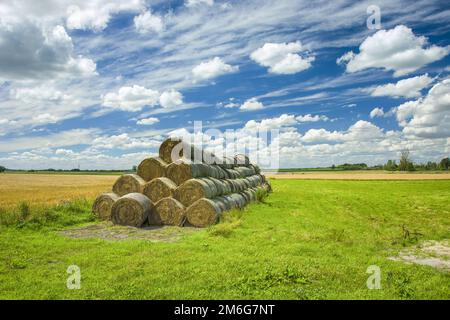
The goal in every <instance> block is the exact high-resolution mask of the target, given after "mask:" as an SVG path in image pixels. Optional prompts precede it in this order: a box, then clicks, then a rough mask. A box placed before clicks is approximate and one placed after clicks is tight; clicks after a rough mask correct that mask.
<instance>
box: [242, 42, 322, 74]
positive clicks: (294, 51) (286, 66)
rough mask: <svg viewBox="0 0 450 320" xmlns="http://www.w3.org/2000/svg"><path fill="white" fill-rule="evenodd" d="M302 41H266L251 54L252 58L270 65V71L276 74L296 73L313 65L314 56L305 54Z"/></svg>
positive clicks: (266, 65)
mask: <svg viewBox="0 0 450 320" xmlns="http://www.w3.org/2000/svg"><path fill="white" fill-rule="evenodd" d="M304 51H305V49H304V48H303V46H302V44H301V43H300V41H296V42H290V43H266V44H264V45H263V46H262V47H261V48H258V49H256V50H255V51H253V52H252V54H251V55H250V58H251V59H252V60H254V61H255V62H257V63H258V64H260V65H261V66H264V67H268V68H269V72H270V73H275V74H294V73H297V72H300V71H303V70H306V69H308V68H310V67H311V62H313V61H314V59H315V58H314V56H311V55H305V56H304V57H302V56H301V55H300V53H301V52H304Z"/></svg>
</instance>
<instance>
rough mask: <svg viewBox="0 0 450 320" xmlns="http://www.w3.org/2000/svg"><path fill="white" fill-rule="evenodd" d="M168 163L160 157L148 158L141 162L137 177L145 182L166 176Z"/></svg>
mask: <svg viewBox="0 0 450 320" xmlns="http://www.w3.org/2000/svg"><path fill="white" fill-rule="evenodd" d="M166 167H167V163H166V162H165V161H164V160H162V159H161V158H159V157H153V158H147V159H144V160H142V161H141V163H140V164H139V165H138V168H137V175H138V176H140V177H141V178H142V179H144V180H145V181H150V180H152V179H155V178H159V177H164V176H165V175H166Z"/></svg>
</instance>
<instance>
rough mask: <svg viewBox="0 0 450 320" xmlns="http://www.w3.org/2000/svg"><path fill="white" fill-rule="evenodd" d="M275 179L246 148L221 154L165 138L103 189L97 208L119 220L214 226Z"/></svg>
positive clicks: (97, 211)
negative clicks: (155, 153)
mask: <svg viewBox="0 0 450 320" xmlns="http://www.w3.org/2000/svg"><path fill="white" fill-rule="evenodd" d="M261 188H262V189H264V190H266V191H268V192H271V191H272V188H271V186H270V183H269V181H266V178H265V177H264V175H262V174H261V170H260V168H259V167H258V166H257V165H253V164H252V163H250V159H249V157H248V156H247V155H245V154H238V155H236V156H232V157H227V156H220V157H218V156H216V155H215V154H214V153H213V152H209V151H204V150H203V149H202V148H198V147H196V146H194V145H192V144H190V143H188V142H186V141H183V140H182V139H181V138H170V139H167V140H165V141H164V142H163V143H162V144H161V146H160V148H159V157H151V158H147V159H144V160H143V161H142V162H141V163H140V164H139V166H138V168H137V174H126V175H123V176H121V177H120V178H119V179H117V181H116V182H115V183H114V185H113V193H106V194H102V195H100V196H99V197H98V198H97V199H96V201H95V202H94V205H93V208H92V210H93V212H94V213H95V214H96V215H97V216H98V217H99V218H101V219H111V220H112V221H113V223H115V224H120V225H128V226H135V227H139V226H142V225H143V224H144V223H148V224H151V225H175V226H183V225H184V223H185V221H188V222H189V223H190V224H191V225H193V226H196V227H205V226H209V225H211V224H213V223H216V222H217V221H218V218H219V217H220V215H221V214H222V213H223V212H224V211H227V210H232V209H241V208H243V207H245V206H246V205H247V204H248V203H250V202H252V201H256V200H257V191H258V189H261Z"/></svg>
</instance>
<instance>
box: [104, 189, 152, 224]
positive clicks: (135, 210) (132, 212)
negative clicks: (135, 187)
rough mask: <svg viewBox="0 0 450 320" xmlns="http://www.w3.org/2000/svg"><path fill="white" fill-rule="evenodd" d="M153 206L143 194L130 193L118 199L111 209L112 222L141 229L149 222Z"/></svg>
mask: <svg viewBox="0 0 450 320" xmlns="http://www.w3.org/2000/svg"><path fill="white" fill-rule="evenodd" d="M152 208H153V205H152V202H151V201H150V199H149V198H147V197H146V196H144V195H143V194H141V193H129V194H126V195H124V196H123V197H121V198H120V199H118V200H117V201H116V202H115V203H114V204H113V206H112V209H111V221H112V222H113V223H114V224H118V225H122V226H132V227H140V226H142V225H143V224H144V222H145V221H146V220H147V218H148V216H149V215H150V213H151V211H152Z"/></svg>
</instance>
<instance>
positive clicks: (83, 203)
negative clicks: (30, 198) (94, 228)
mask: <svg viewBox="0 0 450 320" xmlns="http://www.w3.org/2000/svg"><path fill="white" fill-rule="evenodd" d="M93 220H95V216H94V215H93V214H92V213H91V204H90V202H89V201H88V200H86V199H85V198H75V199H73V200H70V201H64V202H61V203H59V204H57V205H54V206H36V207H31V206H30V204H29V203H28V202H21V203H19V204H18V205H17V206H16V207H15V208H8V209H6V208H0V226H8V227H17V228H31V229H39V228H42V227H48V228H61V227H65V226H70V225H74V224H79V223H84V222H90V221H93Z"/></svg>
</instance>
